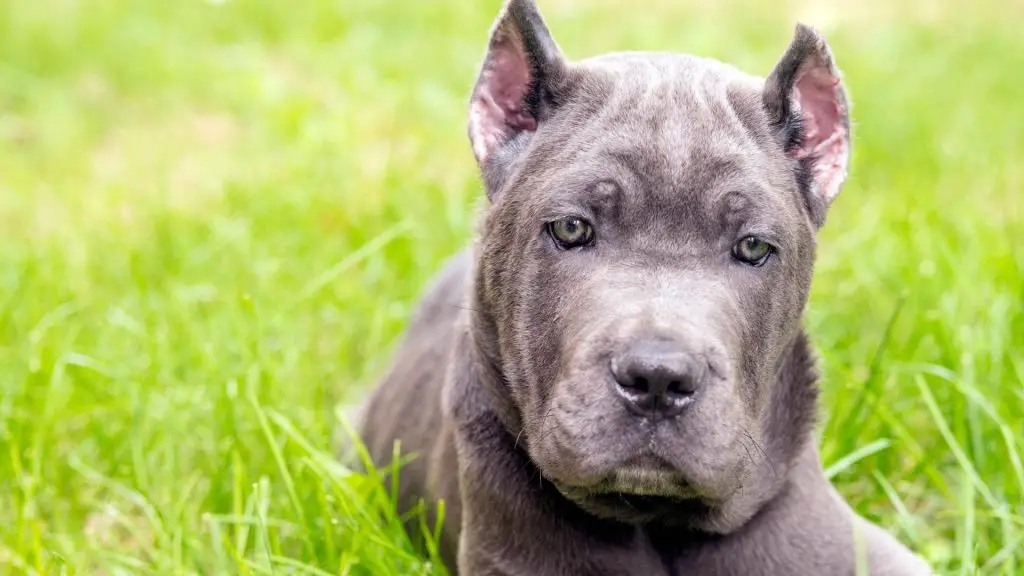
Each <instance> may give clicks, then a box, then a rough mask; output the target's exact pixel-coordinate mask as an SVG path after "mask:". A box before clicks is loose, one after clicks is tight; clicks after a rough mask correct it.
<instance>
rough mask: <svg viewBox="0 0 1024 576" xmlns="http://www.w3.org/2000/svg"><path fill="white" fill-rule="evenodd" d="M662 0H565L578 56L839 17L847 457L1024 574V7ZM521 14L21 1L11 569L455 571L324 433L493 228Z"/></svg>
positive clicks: (3, 153) (936, 542) (763, 56)
mask: <svg viewBox="0 0 1024 576" xmlns="http://www.w3.org/2000/svg"><path fill="white" fill-rule="evenodd" d="M636 6H637V4H636V3H635V2H625V1H623V0H592V1H587V2H582V1H581V2H569V1H568V0H541V7H542V9H543V10H544V12H545V14H546V16H547V17H548V21H549V24H550V25H551V27H552V29H553V30H554V33H555V35H556V37H557V38H558V39H559V41H560V43H561V44H562V46H563V48H564V49H565V51H566V52H567V53H568V54H569V55H570V56H573V57H581V56H584V55H588V54H593V53H595V52H599V51H605V50H611V49H657V50H680V51H686V52H695V53H700V54H704V55H709V56H715V57H718V58H721V59H724V60H727V61H730V62H734V63H736V64H737V65H739V66H741V67H743V68H745V69H748V70H751V71H754V72H759V73H766V72H767V71H768V70H769V68H770V66H771V65H772V64H773V63H774V61H775V59H776V58H777V57H778V56H779V55H780V54H781V51H782V49H783V48H784V46H785V44H786V42H787V41H788V40H789V37H790V34H791V31H792V24H793V21H794V20H795V19H796V18H798V17H799V18H804V19H806V20H807V21H808V22H810V23H812V24H816V25H818V26H820V27H821V28H822V29H823V30H824V31H825V32H826V34H827V35H828V36H829V38H830V41H831V43H832V46H833V49H834V51H835V53H836V56H837V59H838V62H839V64H840V66H841V67H842V68H843V69H844V71H845V73H846V78H847V81H848V84H849V87H850V90H851V92H852V95H853V99H854V109H853V110H854V115H855V120H856V128H855V129H856V134H855V138H856V144H855V166H854V169H853V172H852V179H851V180H850V183H849V185H848V186H847V187H846V189H845V190H844V192H843V195H842V196H841V197H840V199H839V200H838V201H837V202H836V204H835V205H834V206H833V209H832V211H831V214H830V217H829V221H828V224H827V226H826V228H825V230H824V231H823V233H822V238H821V246H820V259H819V264H818V268H817V272H816V278H815V285H814V291H813V295H812V302H811V306H810V310H809V312H808V317H807V324H808V328H809V329H810V331H811V333H812V335H813V337H814V339H815V342H816V344H817V347H818V349H819V351H820V353H821V356H822V365H823V369H824V374H825V378H824V382H823V386H824V388H825V403H824V414H823V422H822V425H821V427H820V430H821V443H822V451H823V457H824V459H825V464H826V467H827V468H828V470H829V473H830V474H831V475H832V477H833V480H834V481H835V483H836V485H837V486H838V488H839V490H840V492H841V493H842V494H843V495H844V496H846V497H847V498H848V499H849V500H850V502H851V503H852V504H853V505H854V506H855V507H856V509H857V510H858V511H860V512H861V513H863V514H865V515H867V516H868V517H870V518H871V519H873V520H876V521H878V522H880V523H881V524H883V525H884V526H886V527H888V528H889V529H891V530H892V531H893V532H894V533H895V534H896V535H897V536H898V537H900V538H901V539H902V540H904V541H905V542H907V543H908V544H909V545H911V546H912V547H914V548H915V549H916V550H918V551H919V552H921V553H922V554H923V555H925V556H926V557H927V558H928V559H929V560H930V561H931V562H932V563H933V565H934V566H935V567H936V569H937V570H938V571H939V573H941V574H956V575H966V574H998V575H1017V574H1024V466H1022V464H1021V460H1022V456H1021V454H1022V451H1024V352H1022V351H1024V310H1022V307H1024V240H1022V238H1024V194H1022V192H1021V191H1022V184H1024V163H1021V162H1020V161H1018V159H1019V158H1020V157H1022V156H1024V140H1022V136H1021V129H1020V127H1021V126H1024V107H1021V106H1020V102H1022V101H1024V82H1022V81H1021V79H1020V76H1019V74H1014V73H1012V71H1015V70H1024V36H1022V35H1021V34H1020V32H1019V22H1020V21H1021V18H1022V16H1024V13H1022V10H1021V7H1020V6H1019V5H1018V4H1017V3H996V2H995V1H994V0H986V1H982V2H980V3H979V2H971V3H968V2H967V0H947V1H946V2H939V1H933V2H925V1H923V0H922V1H916V2H912V3H894V2H882V1H881V0H865V1H864V2H860V3H858V4H857V7H856V8H847V9H843V10H842V11H837V9H835V8H830V6H829V4H828V3H825V2H821V1H813V0H808V1H805V2H796V1H795V0H794V1H790V2H788V3H781V4H778V5H776V6H775V7H773V8H772V9H770V10H769V9H767V8H764V7H763V6H764V4H763V3H759V2H754V1H753V0H732V1H730V2H726V3H722V2H690V3H687V2H669V1H668V0H653V1H651V2H647V3H644V5H643V6H644V9H643V10H637V9H636V8H635V7H636ZM497 9H498V1H497V0H489V1H488V2H483V3H481V2H477V3H471V2H461V3H457V2H455V1H454V0H435V1H433V2H399V1H398V0H335V1H328V0H305V1H304V2H299V3H292V4H291V5H288V4H287V3H284V2H276V3H271V2H261V1H258V0H227V1H219V2H202V1H200V0H187V1H181V2H162V1H159V0H95V1H92V2H88V3H86V2H80V1H76V0H39V1H37V2H34V3H29V2H6V3H3V4H0V573H10V574H21V573H26V574H116V575H119V574H214V573H216V574H234V573H240V574H366V575H369V574H373V575H382V576H387V575H390V574H395V575H398V574H402V575H404V574H426V573H431V571H432V570H433V571H434V573H436V572H437V568H436V566H434V565H433V564H431V563H430V561H429V559H424V558H423V557H422V556H421V555H418V554H417V553H416V552H415V551H414V550H413V548H412V547H411V546H410V544H409V542H408V540H407V539H406V538H405V536H404V535H403V533H402V531H401V528H400V523H399V519H398V518H397V517H396V515H395V511H394V509H393V500H392V498H391V495H390V494H388V493H387V492H385V491H384V490H383V489H382V488H381V487H380V482H379V477H378V473H376V472H374V473H372V474H370V475H360V474H354V473H352V472H350V471H347V470H345V469H344V468H342V467H341V466H339V465H338V464H336V463H335V460H334V459H333V457H332V454H333V450H334V448H333V439H334V437H335V435H336V434H337V430H338V417H337V407H338V406H339V405H341V404H343V403H344V402H346V401H348V400H350V399H351V398H352V397H355V396H356V395H357V394H358V393H360V392H361V391H362V390H364V389H365V386H367V385H369V384H371V383H372V382H373V379H374V377H375V376H376V375H378V374H379V373H380V371H381V369H382V368H383V366H384V365H385V363H386V362H387V361H388V357H389V350H390V346H391V345H392V343H393V342H394V338H395V337H396V335H397V334H398V333H399V332H400V330H401V329H402V327H403V324H404V321H405V319H406V318H407V317H408V315H409V313H410V311H411V310H412V308H413V306H414V305H415V303H416V298H417V296H418V294H419V292H420V290H421V289H422V287H423V285H424V284H425V282H426V281H427V280H428V279H429V277H430V276H431V274H433V273H434V271H436V270H437V267H438V264H439V263H440V261H441V260H443V259H444V258H445V257H446V256H447V255H449V254H450V253H452V252H453V251H455V250H457V249H458V248H459V247H460V246H462V245H463V244H464V243H465V242H466V241H467V240H468V238H469V237H470V235H471V233H472V230H473V215H474V205H475V203H476V202H477V200H478V197H479V195H480V185H479V183H478V180H477V178H476V172H475V166H474V165H473V160H472V155H471V153H470V151H469V147H468V144H467V142H466V139H465V129H464V126H465V123H464V122H465V98H466V95H467V94H468V90H469V88H470V82H471V81H472V79H473V75H474V74H475V72H476V66H477V64H478V59H479V58H480V56H481V55H482V50H483V47H484V43H485V40H486V33H487V29H488V27H489V25H490V22H491V19H492V18H493V16H494V14H495V13H496V12H497ZM624 10H625V13H624ZM737 14H739V15H737ZM388 472H390V471H388ZM383 473H385V471H381V472H380V474H383ZM434 528H435V527H424V529H426V530H433V529H434Z"/></svg>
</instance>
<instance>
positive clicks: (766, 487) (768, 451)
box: [465, 295, 819, 533]
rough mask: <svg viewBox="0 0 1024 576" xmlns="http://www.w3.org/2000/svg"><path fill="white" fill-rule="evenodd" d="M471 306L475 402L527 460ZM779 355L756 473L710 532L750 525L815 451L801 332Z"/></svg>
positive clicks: (489, 336)
mask: <svg viewBox="0 0 1024 576" xmlns="http://www.w3.org/2000/svg"><path fill="white" fill-rule="evenodd" d="M471 302H472V304H471V306H469V308H468V310H469V311H470V312H469V314H470V317H469V320H468V326H467V334H466V335H465V337H466V338H467V339H468V343H469V349H470V354H471V356H472V358H471V365H472V372H473V376H472V379H473V380H474V381H476V382H477V383H478V384H479V385H481V386H482V387H483V390H484V391H485V392H486V393H485V394H482V395H480V396H481V398H479V400H481V401H483V402H485V403H486V408H487V410H488V411H490V412H492V413H493V414H494V416H495V417H496V418H497V419H498V420H499V421H500V422H501V425H502V427H503V428H504V432H505V433H506V434H507V436H508V441H509V442H510V444H513V445H515V449H516V450H519V451H522V452H524V457H525V458H526V460H527V461H528V460H529V457H528V456H527V455H526V454H525V452H526V450H525V446H526V445H527V444H528V442H529V438H524V437H523V435H522V430H523V417H522V413H521V411H520V409H519V407H518V406H517V405H516V402H515V401H514V399H513V394H512V390H511V388H510V383H509V380H508V378H507V377H506V375H505V373H504V371H503V370H502V366H503V358H502V355H501V349H500V345H499V341H498V337H497V334H498V330H497V325H496V322H495V319H494V317H493V315H491V314H490V313H489V312H488V311H487V308H486V305H485V304H484V303H483V302H482V301H481V298H480V297H479V296H478V295H474V296H471ZM783 350H784V351H783V354H782V357H781V361H780V362H779V364H778V370H777V373H776V374H777V375H776V382H775V386H773V387H772V389H771V390H770V391H769V394H771V396H770V397H769V398H766V399H765V401H764V402H765V403H764V406H765V408H764V410H763V413H762V421H763V422H764V423H765V425H764V427H763V430H762V437H761V438H756V439H755V438H751V440H753V441H754V442H756V446H754V449H753V450H751V457H752V458H754V459H755V460H757V465H758V466H757V469H756V471H754V472H753V473H752V474H751V475H750V481H749V483H748V485H745V486H744V487H743V490H741V493H740V494H738V495H737V496H736V497H734V498H733V500H734V501H733V502H730V503H729V505H728V508H729V509H727V510H724V511H723V512H722V514H721V515H722V517H723V520H722V522H720V523H715V524H713V525H712V526H711V527H710V531H711V532H716V533H728V532H731V531H733V530H735V529H737V528H738V527H739V526H741V525H742V524H743V523H745V522H746V521H747V520H749V519H750V518H751V517H752V516H753V515H754V514H756V513H757V512H758V511H759V510H760V509H761V508H763V507H764V506H765V505H766V504H767V503H768V502H770V501H771V500H772V499H773V498H775V496H776V495H777V494H778V493H779V492H780V491H781V490H782V489H783V487H784V486H785V485H786V483H787V481H788V480H789V476H790V473H791V471H793V470H794V469H795V467H796V466H797V465H798V463H799V462H800V461H802V460H806V459H807V458H806V456H807V451H808V450H812V451H813V450H814V446H813V444H812V435H813V430H814V425H815V423H816V421H817V414H818V396H819V388H818V374H817V369H816V366H815V356H814V353H813V350H812V347H811V344H810V341H809V338H808V336H807V334H806V332H805V331H804V330H803V329H802V328H800V329H798V330H796V332H795V333H794V335H793V336H792V338H790V342H789V343H788V344H787V345H786V346H785V348H784V349H783Z"/></svg>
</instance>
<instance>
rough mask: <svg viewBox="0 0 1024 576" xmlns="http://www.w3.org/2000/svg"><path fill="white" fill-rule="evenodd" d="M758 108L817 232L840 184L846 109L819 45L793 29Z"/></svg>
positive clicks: (824, 47)
mask: <svg viewBox="0 0 1024 576" xmlns="http://www.w3.org/2000/svg"><path fill="white" fill-rule="evenodd" d="M763 101H764V105H765V107H766V108H767V110H768V113H769V116H770V118H771V121H772V124H773V127H774V128H775V129H777V130H778V133H779V138H780V140H781V141H782V143H783V146H784V147H785V149H786V153H787V154H789V155H790V156H792V157H793V158H795V159H796V160H797V161H798V162H799V171H798V175H799V179H800V183H801V187H802V188H804V193H805V194H806V195H807V202H808V206H809V208H810V211H811V216H812V218H813V219H814V221H815V223H816V224H817V225H818V226H821V224H822V223H823V222H824V220H825V212H826V210H827V208H828V206H829V204H831V203H832V200H833V199H835V197H836V196H837V195H838V194H839V191H840V190H841V189H842V187H843V182H844V181H845V180H846V174H847V167H848V165H849V162H850V147H851V142H850V110H849V108H850V106H849V100H848V98H847V95H846V89H845V88H844V86H843V82H842V78H841V75H840V72H839V70H838V69H837V68H836V65H835V62H834V61H833V59H832V52H831V50H830V49H829V47H828V44H827V43H826V42H825V39H824V38H823V37H822V36H821V35H820V34H819V33H818V32H816V31H815V30H814V29H813V28H811V27H809V26H806V25H804V24H797V26H796V33H795V35H794V38H793V41H792V42H791V43H790V45H789V48H788V49H787V50H786V52H785V53H784V54H783V55H782V58H781V59H780V60H779V62H778V64H776V65H775V68H774V70H772V72H771V74H770V75H769V76H768V78H767V80H766V82H765V88H764V94H763Z"/></svg>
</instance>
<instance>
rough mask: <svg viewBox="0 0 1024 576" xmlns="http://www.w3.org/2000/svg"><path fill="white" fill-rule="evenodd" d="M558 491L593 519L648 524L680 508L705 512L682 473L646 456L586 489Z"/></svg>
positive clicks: (702, 503) (698, 495)
mask: <svg viewBox="0 0 1024 576" xmlns="http://www.w3.org/2000/svg"><path fill="white" fill-rule="evenodd" d="M558 489H559V491H561V492H562V494H563V495H564V496H565V497H566V498H568V499H569V500H572V501H573V502H575V503H576V504H577V505H578V506H580V507H581V508H583V509H584V510H586V511H587V512H590V513H591V514H594V515H595V516H600V517H605V518H612V519H616V520H622V521H627V522H638V523H643V522H650V521H653V520H656V519H657V518H659V517H662V516H666V515H670V514H678V513H679V512H680V511H681V509H692V510H693V511H694V512H696V511H698V510H700V509H705V508H706V504H705V503H704V502H703V497H702V495H701V493H700V492H698V491H697V490H696V489H695V488H694V487H693V486H692V485H690V484H689V483H687V481H686V479H685V478H684V477H683V475H682V473H681V472H679V471H678V470H676V469H674V468H672V467H671V466H669V465H668V463H666V462H665V461H663V460H661V459H660V458H656V457H653V456H649V455H644V456H641V457H638V458H636V459H633V460H630V461H629V462H628V463H626V464H624V465H622V466H620V467H617V468H616V469H614V470H613V471H612V472H611V473H609V474H608V475H607V476H606V477H605V478H604V479H602V480H601V481H600V482H597V483H596V484H592V485H589V486H586V487H577V486H565V485H558Z"/></svg>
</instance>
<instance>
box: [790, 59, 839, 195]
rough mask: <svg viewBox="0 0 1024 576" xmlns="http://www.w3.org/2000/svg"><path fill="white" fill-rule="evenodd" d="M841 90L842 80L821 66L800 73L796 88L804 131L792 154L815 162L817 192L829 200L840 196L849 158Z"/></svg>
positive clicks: (814, 174) (795, 94)
mask: <svg viewBox="0 0 1024 576" xmlns="http://www.w3.org/2000/svg"><path fill="white" fill-rule="evenodd" d="M839 90H840V87H839V78H837V77H836V76H835V75H833V74H832V73H831V72H830V71H829V69H828V68H827V67H826V66H822V65H816V66H814V67H813V68H810V69H808V70H805V71H802V72H800V75H799V76H798V77H797V79H796V83H795V85H794V88H793V99H794V100H795V101H796V102H797V104H798V105H799V106H800V112H801V115H802V117H803V131H804V134H803V140H802V141H801V143H800V147H799V148H797V149H796V150H795V151H794V153H793V155H794V156H795V157H796V158H808V157H811V158H814V159H815V162H814V170H813V178H814V185H815V191H816V192H817V193H818V194H820V195H821V196H822V197H823V198H824V199H825V200H826V201H830V200H832V199H833V198H834V197H835V196H836V195H837V194H839V189H840V188H841V187H842V184H843V180H845V178H846V168H847V166H846V164H847V161H848V158H849V148H850V135H849V133H848V131H847V129H846V126H845V124H844V121H843V114H845V110H842V109H841V108H840V107H841V106H843V104H842V101H841V99H840V95H839Z"/></svg>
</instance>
